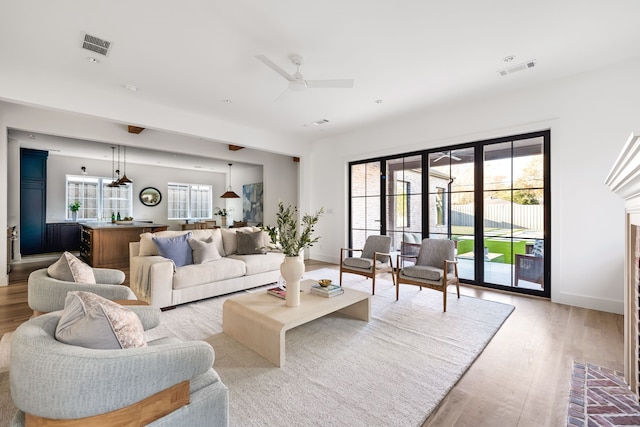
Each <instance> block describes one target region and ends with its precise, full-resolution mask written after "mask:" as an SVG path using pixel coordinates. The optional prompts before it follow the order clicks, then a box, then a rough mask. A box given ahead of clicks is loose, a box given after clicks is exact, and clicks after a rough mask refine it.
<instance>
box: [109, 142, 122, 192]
mask: <svg viewBox="0 0 640 427" xmlns="http://www.w3.org/2000/svg"><path fill="white" fill-rule="evenodd" d="M115 170H116V147H111V183H110V184H107V187H118V181H117V180H116V177H115ZM118 173H119V172H118Z"/></svg>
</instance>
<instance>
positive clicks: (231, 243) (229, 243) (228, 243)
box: [221, 227, 255, 256]
mask: <svg viewBox="0 0 640 427" xmlns="http://www.w3.org/2000/svg"><path fill="white" fill-rule="evenodd" d="M221 231H222V245H223V246H224V255H223V256H229V255H233V254H235V253H236V252H238V238H237V237H236V233H237V232H238V231H241V232H244V233H246V232H252V231H255V230H254V229H253V227H240V228H222V229H221Z"/></svg>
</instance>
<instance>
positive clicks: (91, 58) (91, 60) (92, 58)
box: [87, 56, 100, 64]
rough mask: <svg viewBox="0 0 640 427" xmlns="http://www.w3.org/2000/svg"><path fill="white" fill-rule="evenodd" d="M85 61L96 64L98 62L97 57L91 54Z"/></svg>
mask: <svg viewBox="0 0 640 427" xmlns="http://www.w3.org/2000/svg"><path fill="white" fill-rule="evenodd" d="M87 61H89V62H91V63H92V64H98V63H99V62H100V61H99V60H98V58H94V57H93V56H90V57H88V58H87Z"/></svg>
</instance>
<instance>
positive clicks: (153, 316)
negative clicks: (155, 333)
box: [126, 305, 160, 331]
mask: <svg viewBox="0 0 640 427" xmlns="http://www.w3.org/2000/svg"><path fill="white" fill-rule="evenodd" d="M126 308H128V309H129V310H131V311H133V312H134V313H135V314H136V315H137V316H138V318H139V319H140V323H142V328H143V329H144V330H145V331H147V330H149V329H153V328H155V327H156V326H158V325H159V324H160V310H159V309H158V307H152V306H150V305H127V306H126Z"/></svg>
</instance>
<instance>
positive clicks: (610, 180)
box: [605, 133, 640, 200]
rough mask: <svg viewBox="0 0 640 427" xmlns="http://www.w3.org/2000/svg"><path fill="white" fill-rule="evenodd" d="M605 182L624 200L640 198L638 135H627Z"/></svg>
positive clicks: (639, 141)
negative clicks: (627, 137)
mask: <svg viewBox="0 0 640 427" xmlns="http://www.w3.org/2000/svg"><path fill="white" fill-rule="evenodd" d="M605 184H607V185H608V186H609V188H610V189H611V191H613V192H614V193H616V194H618V195H619V196H620V197H622V198H623V199H625V200H629V199H633V198H634V197H638V198H640V136H638V135H635V134H633V133H632V134H631V136H629V139H628V140H627V142H626V144H624V147H623V148H622V151H621V152H620V155H619V156H618V158H617V159H616V161H615V163H614V164H613V167H612V168H611V172H609V176H608V177H607V179H606V181H605Z"/></svg>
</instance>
